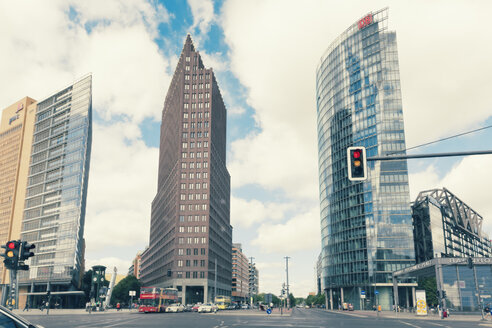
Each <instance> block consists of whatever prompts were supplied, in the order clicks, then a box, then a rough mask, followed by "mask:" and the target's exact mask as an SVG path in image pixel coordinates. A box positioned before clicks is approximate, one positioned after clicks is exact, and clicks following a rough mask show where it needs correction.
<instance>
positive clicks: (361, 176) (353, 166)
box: [347, 147, 367, 181]
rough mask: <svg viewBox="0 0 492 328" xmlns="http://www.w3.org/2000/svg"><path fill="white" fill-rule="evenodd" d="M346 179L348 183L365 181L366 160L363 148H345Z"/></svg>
mask: <svg viewBox="0 0 492 328" xmlns="http://www.w3.org/2000/svg"><path fill="white" fill-rule="evenodd" d="M347 167H348V178H349V180H350V181H363V180H366V179H367V158H366V148H365V147H349V148H347Z"/></svg>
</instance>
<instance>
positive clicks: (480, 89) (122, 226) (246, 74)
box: [0, 0, 492, 297]
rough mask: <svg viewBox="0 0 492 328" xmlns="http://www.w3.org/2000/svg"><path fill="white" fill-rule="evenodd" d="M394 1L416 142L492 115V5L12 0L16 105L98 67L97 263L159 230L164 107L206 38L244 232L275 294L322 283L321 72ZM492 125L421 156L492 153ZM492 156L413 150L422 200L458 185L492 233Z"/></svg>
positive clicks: (414, 188) (123, 255) (90, 210)
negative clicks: (186, 47) (360, 27)
mask: <svg viewBox="0 0 492 328" xmlns="http://www.w3.org/2000/svg"><path fill="white" fill-rule="evenodd" d="M386 6H388V7H389V29H390V30H393V31H396V33H397V40H398V52H399V65H400V78H401V85H402V101H403V112H404V120H405V135H406V143H407V147H411V146H416V145H419V144H422V143H426V142H429V141H433V140H437V139H440V138H444V137H447V136H451V135H455V134H458V133H461V132H466V131H470V130H473V129H477V128H480V127H484V126H488V125H492V101H491V98H490V97H489V96H488V93H489V92H491V90H492V82H491V79H490V76H491V75H492V61H491V60H490V54H491V53H492V42H491V41H492V40H491V36H490V32H489V24H488V22H489V20H490V19H489V13H490V12H491V11H492V2H490V1H478V0H476V1H465V0H462V1H452V0H446V1H439V0H433V1H424V0H421V1H387V0H386V1H377V0H373V1H362V0H361V1H343V2H342V1H329V0H303V1H300V0H296V1H294V0H271V1H270V0H264V1H255V0H248V1H241V0H224V1H211V0H187V1H184V0H175V1H155V0H149V1H146V0H105V1H97V0H88V1H75V0H68V1H67V0H52V1H43V2H40V1H34V0H32V1H22V0H20V1H7V0H0V30H1V31H2V33H0V44H1V45H2V52H1V53H0V90H2V91H1V92H0V107H2V108H4V107H7V106H9V105H10V104H12V103H14V102H16V101H17V100H19V99H21V98H22V97H24V96H30V97H32V98H34V99H37V100H42V99H44V98H45V97H47V96H49V95H50V94H52V93H53V92H54V91H56V90H59V89H62V88H63V87H64V86H66V85H68V84H70V83H71V82H73V81H74V80H76V79H78V78H80V77H82V76H83V75H85V74H87V73H89V72H92V76H93V98H92V101H93V103H92V104H93V111H94V112H93V144H92V157H91V168H90V176H89V193H88V201H87V214H86V225H85V239H86V253H85V254H86V266H87V267H90V266H92V265H96V264H97V265H105V266H107V267H108V268H112V267H113V266H116V267H117V268H118V272H119V273H126V272H127V271H128V267H129V266H130V265H131V261H132V259H133V258H134V257H135V255H136V253H137V252H138V251H142V250H143V249H144V248H145V246H146V245H148V240H149V231H150V228H149V224H150V205H151V202H152V199H153V198H154V196H155V193H156V189H157V164H158V146H159V129H160V119H161V112H162V107H163V103H164V98H165V96H166V92H167V89H168V87H169V82H170V79H171V77H172V74H173V72H174V69H175V67H176V64H177V59H178V56H179V54H180V53H181V50H182V47H183V44H184V41H185V38H186V34H187V33H190V34H191V36H192V39H193V42H194V44H195V47H196V48H197V49H198V50H199V51H200V54H201V56H202V59H203V61H204V64H205V66H206V67H212V68H213V69H214V72H215V74H216V78H217V80H218V84H219V88H220V90H221V93H222V96H223V98H224V101H225V104H226V107H227V111H228V118H227V124H228V125H227V167H228V169H229V172H230V175H231V185H232V191H231V225H232V226H233V242H236V243H241V244H242V248H243V251H244V253H245V254H246V256H248V257H254V259H253V261H254V262H255V263H256V264H257V267H258V268H259V270H260V292H272V293H275V294H279V293H280V290H281V287H282V283H283V282H285V279H286V272H285V259H284V257H285V256H289V257H290V259H289V284H290V291H291V292H292V293H293V294H294V295H295V296H297V297H305V296H307V295H308V293H309V292H311V291H314V290H315V269H314V268H315V264H316V259H317V257H318V255H319V253H320V248H321V237H320V219H319V195H318V194H319V188H318V169H317V164H318V163H317V156H318V155H317V136H316V105H315V84H316V81H315V73H316V67H317V65H318V64H319V61H320V58H321V56H322V55H323V53H324V52H325V50H326V49H327V48H328V47H329V45H330V44H331V43H332V42H333V41H334V40H335V39H336V38H337V36H338V35H340V34H341V33H342V32H344V31H345V29H347V28H348V27H349V26H350V25H352V24H353V23H355V22H356V21H358V20H359V19H360V18H362V17H363V16H365V14H367V13H369V12H371V11H377V10H379V9H381V8H384V7H386ZM491 130H492V129H488V130H484V131H481V132H477V133H473V134H470V135H467V136H464V137H460V138H455V139H452V140H449V141H445V142H440V143H437V144H434V145H431V146H426V147H421V148H418V149H415V150H412V151H410V152H409V153H410V154H421V153H431V152H445V151H467V150H486V149H492V131H491ZM490 161H492V156H491V155H486V156H468V157H456V158H447V159H443V158H434V159H422V160H409V181H410V198H411V199H412V200H414V199H415V198H416V196H417V194H418V192H419V191H422V190H426V189H433V188H442V187H446V188H448V189H449V190H450V191H451V192H453V193H454V194H456V195H457V196H458V197H459V198H460V199H462V200H463V201H464V202H466V203H467V204H468V205H470V206H471V207H472V208H473V209H475V210H476V211H477V212H478V213H479V214H481V215H482V217H483V230H484V232H485V233H488V234H489V235H490V236H492V202H491V201H490V193H489V190H490V188H489V186H488V183H492V174H491V171H490V168H489V167H490V164H489V165H487V163H488V162H490Z"/></svg>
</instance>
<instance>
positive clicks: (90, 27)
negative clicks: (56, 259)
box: [0, 0, 170, 270]
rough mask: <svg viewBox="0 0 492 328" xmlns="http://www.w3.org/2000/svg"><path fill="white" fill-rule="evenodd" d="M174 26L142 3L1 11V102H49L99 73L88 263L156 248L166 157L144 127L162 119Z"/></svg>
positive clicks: (0, 7)
mask: <svg viewBox="0 0 492 328" xmlns="http://www.w3.org/2000/svg"><path fill="white" fill-rule="evenodd" d="M20 17H22V19H21V18H20ZM168 19H169V17H168V15H167V12H166V10H165V8H164V7H162V6H161V5H155V6H154V5H151V2H148V1H143V0H134V1H119V0H108V1H87V2H76V1H70V2H65V1H49V2H47V3H43V4H42V3H38V2H25V1H16V2H14V3H10V4H8V5H7V4H6V3H5V2H1V3H0V29H1V30H2V31H8V33H0V42H1V43H2V50H3V51H2V54H1V60H0V71H1V72H2V77H0V87H1V88H2V90H3V91H2V93H0V102H1V103H4V104H10V103H12V102H14V101H15V100H17V99H19V98H21V97H23V96H25V95H26V94H28V95H29V96H31V97H33V98H35V99H38V100H42V99H43V98H44V97H46V96H48V95H50V94H52V93H53V92H54V91H56V90H59V89H61V88H62V87H63V86H64V85H68V84H70V83H71V82H72V81H74V80H75V79H77V78H79V77H81V76H83V75H85V74H86V73H88V72H92V74H93V75H92V76H93V95H92V96H93V97H92V100H93V113H94V115H93V120H94V124H93V138H92V155H91V167H90V176H89V192H88V201H87V209H86V210H87V212H86V220H85V233H84V235H85V239H86V245H87V251H86V258H87V260H88V262H90V261H93V259H94V258H96V257H98V256H100V252H101V251H106V250H109V252H111V253H112V254H114V256H115V257H116V258H118V257H120V256H121V257H125V256H126V255H127V254H124V252H125V250H127V249H128V248H129V249H132V247H133V248H134V249H135V251H134V252H135V253H136V251H137V250H138V249H142V248H143V246H144V245H145V244H146V243H147V242H148V234H149V231H150V229H149V224H150V204H151V201H152V199H153V197H154V195H155V190H156V185H157V183H156V181H157V164H158V149H157V148H151V147H148V146H146V145H145V143H144V141H143V140H142V131H141V129H140V127H139V125H138V124H139V123H140V122H142V121H143V120H144V119H146V118H150V119H153V120H158V121H159V120H160V116H161V111H162V106H163V102H164V97H165V91H166V89H167V85H168V84H169V81H170V76H169V75H167V74H166V70H167V68H168V67H169V62H170V59H169V58H165V57H163V55H162V54H161V52H160V50H159V48H158V46H157V45H156V43H155V42H154V37H155V36H156V35H157V32H158V26H159V25H160V24H162V23H165V22H166V21H168ZM26 22H29V23H26ZM156 138H158V136H157V137H156ZM123 248H124V249H125V250H123ZM132 252H133V251H132ZM126 269H127V268H125V270H126Z"/></svg>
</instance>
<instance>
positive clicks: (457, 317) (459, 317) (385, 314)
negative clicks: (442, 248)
mask: <svg viewBox="0 0 492 328" xmlns="http://www.w3.org/2000/svg"><path fill="white" fill-rule="evenodd" d="M328 312H332V313H340V314H346V315H353V316H365V317H371V318H373V317H377V316H378V312H377V311H359V310H356V311H336V310H333V311H331V310H328ZM379 317H380V318H391V319H394V318H399V319H411V320H439V321H441V320H442V321H446V320H453V321H480V320H481V319H482V316H481V314H480V313H470V314H458V313H457V314H454V313H451V315H450V316H449V317H448V318H444V319H441V317H440V316H439V315H438V314H428V315H416V314H415V313H410V312H398V313H396V312H393V311H381V312H379ZM484 322H492V321H490V318H489V319H488V320H486V321H484Z"/></svg>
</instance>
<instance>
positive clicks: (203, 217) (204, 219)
mask: <svg viewBox="0 0 492 328" xmlns="http://www.w3.org/2000/svg"><path fill="white" fill-rule="evenodd" d="M204 195H205V194H204ZM206 221H207V216H206V215H202V222H206Z"/></svg>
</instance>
